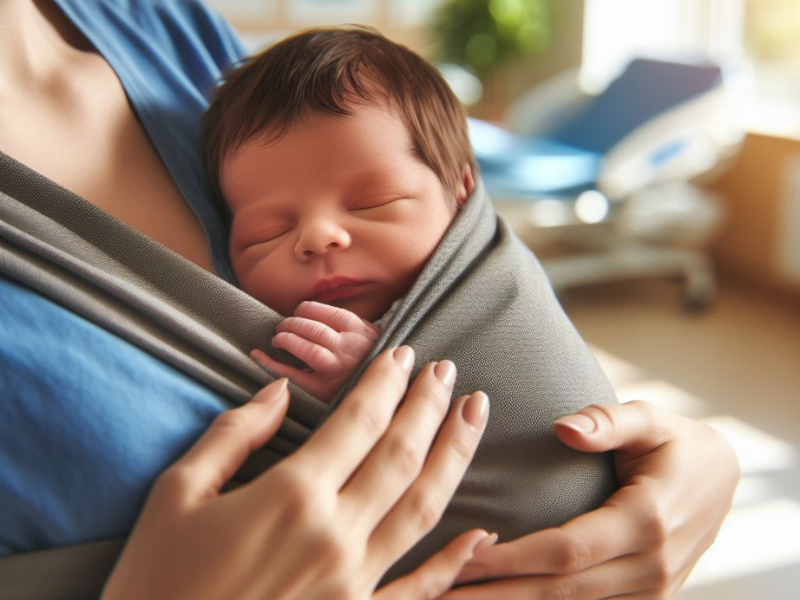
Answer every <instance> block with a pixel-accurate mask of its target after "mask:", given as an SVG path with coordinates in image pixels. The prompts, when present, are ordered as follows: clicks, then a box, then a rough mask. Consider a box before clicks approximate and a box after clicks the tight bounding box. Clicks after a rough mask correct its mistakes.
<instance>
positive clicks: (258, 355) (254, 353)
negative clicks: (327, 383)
mask: <svg viewBox="0 0 800 600" xmlns="http://www.w3.org/2000/svg"><path fill="white" fill-rule="evenodd" d="M250 358H252V359H253V360H254V361H256V362H257V363H258V364H260V365H261V366H262V367H264V368H265V369H267V370H268V371H269V372H271V373H274V374H275V375H277V376H278V377H288V378H289V379H291V380H292V383H294V384H296V385H299V386H300V387H301V388H303V389H304V390H306V391H308V392H311V393H312V394H314V395H316V396H319V392H320V389H319V387H320V386H319V381H318V379H317V377H316V376H315V375H314V374H313V373H307V372H305V371H303V370H302V369H298V368H297V367H291V366H289V365H285V364H283V363H281V362H278V361H277V360H275V359H274V358H272V357H270V356H268V355H267V354H265V353H264V352H262V351H261V350H258V349H256V350H251V351H250Z"/></svg>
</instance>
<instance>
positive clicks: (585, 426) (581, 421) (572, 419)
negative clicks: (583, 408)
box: [554, 414, 597, 433]
mask: <svg viewBox="0 0 800 600" xmlns="http://www.w3.org/2000/svg"><path fill="white" fill-rule="evenodd" d="M554 424H555V425H561V426H563V427H567V428H569V429H572V430H573V431H577V432H578V433H592V432H594V430H595V429H597V423H595V421H594V419H592V418H591V417H587V416H586V415H581V414H577V415H569V416H567V417H563V418H561V419H559V420H558V421H556V422H555V423H554Z"/></svg>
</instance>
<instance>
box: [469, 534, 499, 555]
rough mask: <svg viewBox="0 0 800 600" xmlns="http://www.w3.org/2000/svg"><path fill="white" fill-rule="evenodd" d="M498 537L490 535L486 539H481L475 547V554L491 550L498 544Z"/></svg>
mask: <svg viewBox="0 0 800 600" xmlns="http://www.w3.org/2000/svg"><path fill="white" fill-rule="evenodd" d="M498 537H499V536H498V535H497V534H496V533H489V534H487V535H486V537H483V538H481V540H480V541H479V542H478V543H477V544H476V545H475V548H474V549H473V552H474V553H475V554H477V553H478V552H480V551H482V550H486V549H487V548H491V547H492V546H494V545H495V544H496V543H497V540H498Z"/></svg>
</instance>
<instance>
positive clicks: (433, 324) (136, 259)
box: [0, 153, 616, 599]
mask: <svg viewBox="0 0 800 600" xmlns="http://www.w3.org/2000/svg"><path fill="white" fill-rule="evenodd" d="M0 271H1V272H3V273H5V274H7V275H8V276H10V277H12V278H14V279H16V280H18V281H20V282H22V283H24V284H26V285H28V286H30V287H31V288H33V289H36V290H37V291H39V292H40V293H42V294H43V295H45V296H47V297H50V298H52V299H54V300H56V301H58V302H60V303H61V304H63V305H64V306H65V307H67V308H68V309H70V310H72V311H74V312H76V313H78V314H81V315H83V316H85V317H86V318H88V319H90V320H92V321H94V322H96V323H98V324H99V325H101V326H103V327H105V328H107V329H109V330H110V331H112V332H114V333H115V334H117V335H119V336H121V337H123V338H125V339H128V340H130V341H131V342H132V343H134V344H136V345H138V346H140V347H142V348H144V349H146V350H147V351H149V352H151V353H152V354H153V355H155V356H157V357H159V358H160V359H162V360H164V361H166V362H168V363H169V364H171V365H174V366H175V367H176V368H178V369H180V370H182V371H184V372H185V373H187V374H188V375H190V376H192V377H194V378H196V379H197V380H198V381H200V382H202V383H203V384H205V385H207V386H209V387H210V388H212V389H214V390H215V391H217V392H219V393H221V394H223V395H224V396H226V397H227V398H229V399H230V400H231V401H232V402H235V403H242V402H244V401H246V400H247V399H248V398H249V397H250V395H251V394H252V393H253V392H254V391H255V390H257V389H258V388H259V387H261V386H262V385H263V384H264V383H266V382H268V381H270V380H271V377H270V376H269V375H268V374H266V373H265V372H264V371H262V370H261V369H259V368H258V367H256V366H255V365H254V364H253V363H252V361H250V359H249V358H248V357H247V352H248V351H249V350H250V349H252V348H254V347H261V348H262V349H264V350H268V347H269V343H268V340H269V339H270V338H271V336H272V334H273V332H274V329H275V326H276V325H277V324H278V322H279V321H280V319H281V317H280V316H279V315H277V314H276V313H275V312H274V311H272V310H270V309H269V308H267V307H265V306H263V305H262V304H260V303H259V302H257V301H255V300H254V299H252V298H251V297H249V296H248V295H247V294H245V293H243V292H242V291H241V290H238V289H236V288H235V287H233V286H231V285H228V284H226V283H225V282H223V281H222V280H220V279H218V278H216V277H214V276H213V275H211V274H209V273H207V272H205V271H204V270H202V269H200V268H198V267H196V266H195V265H193V264H191V263H190V262H188V261H186V260H184V259H183V258H181V257H180V256H177V255H176V254H174V253H172V252H171V251H170V250H168V249H166V248H164V247H162V246H161V245H159V244H158V243H156V242H154V241H152V240H150V239H149V238H146V237H144V236H142V235H141V234H139V233H138V232H137V231H135V230H133V229H132V228H130V227H128V226H127V225H125V224H123V223H120V222H119V221H117V220H115V219H114V218H112V217H110V216H109V215H107V214H106V213H105V212H103V211H102V210H100V209H98V208H96V207H94V206H93V205H91V204H89V203H88V202H86V201H85V200H83V199H81V198H79V197H78V196H76V195H74V194H72V193H71V192H69V191H67V190H64V189H63V188H60V187H59V186H57V185H56V184H54V183H53V182H51V181H49V180H47V179H45V178H44V177H42V176H40V175H39V174H37V173H35V172H33V171H31V170H29V169H27V168H26V167H24V166H23V165H20V164H19V163H17V162H16V161H14V160H13V159H11V158H10V157H8V156H6V155H4V154H2V153H0ZM401 344H410V345H411V346H413V347H414V349H415V351H416V354H417V361H416V369H417V370H418V369H419V368H420V367H421V366H423V365H424V364H426V363H427V362H428V361H432V360H440V359H443V358H449V359H451V360H453V361H454V362H455V363H456V365H457V367H458V372H459V376H458V380H457V382H456V389H455V392H454V397H458V396H459V395H461V394H464V393H469V392H472V391H474V390H483V391H485V392H486V393H487V394H488V395H489V397H490V400H491V415H490V419H489V423H488V425H487V430H486V433H485V435H484V438H483V440H482V442H481V445H480V447H479V449H478V452H477V454H476V457H475V459H474V461H473V463H472V465H471V466H470V469H469V471H468V472H467V474H466V476H465V478H464V480H463V482H462V484H461V486H460V487H459V489H458V491H457V493H456V496H455V498H454V499H453V501H452V502H451V504H450V506H449V507H448V509H447V511H446V513H445V515H444V517H443V519H442V521H441V522H440V523H439V525H437V527H436V528H435V529H434V530H433V531H432V532H431V533H430V534H429V535H428V536H427V537H426V538H424V539H423V540H422V541H421V542H420V543H419V544H418V545H417V546H416V547H415V548H414V549H413V550H412V551H411V552H410V553H409V554H408V555H407V556H406V557H405V558H404V559H402V560H401V561H400V562H399V563H398V564H397V565H395V567H394V568H393V569H392V571H391V572H390V574H389V575H388V576H387V578H392V577H395V576H397V575H399V574H401V573H404V572H407V571H408V570H410V569H411V568H413V567H414V566H415V565H418V564H419V563H420V562H421V561H422V560H423V559H424V558H425V557H427V556H429V555H430V554H431V553H432V552H434V551H435V550H437V549H439V548H441V547H442V546H443V545H444V544H445V543H446V542H447V541H449V540H450V539H452V538H453V537H454V536H455V535H457V534H458V533H460V532H463V531H465V530H467V529H469V528H472V527H482V528H486V529H488V530H489V531H496V532H497V533H498V534H499V535H500V539H501V540H509V539H512V538H516V537H519V536H521V535H524V534H525V533H528V532H531V531H534V530H538V529H542V528H545V527H550V526H554V525H558V524H560V523H563V522H564V521H566V520H568V519H570V518H572V517H574V516H576V515H578V514H581V513H583V512H585V511H587V510H590V509H592V508H595V507H596V506H598V505H599V504H600V503H601V502H602V500H603V499H605V498H606V497H607V496H608V495H609V494H610V493H611V492H612V491H613V490H614V489H615V486H616V480H615V477H614V472H613V464H612V461H611V457H610V455H594V454H583V453H579V452H575V451H572V450H569V449H568V448H566V447H565V446H563V445H562V444H561V443H560V442H559V441H558V439H557V438H556V436H555V434H554V433H553V430H552V422H553V421H554V420H555V419H557V418H559V417H561V416H563V415H565V414H568V413H570V412H572V411H574V410H576V409H578V408H580V407H582V406H585V405H587V404H592V403H611V402H615V401H616V400H615V398H614V395H613V392H612V390H611V387H610V385H609V384H608V382H607V380H606V379H605V377H604V376H603V374H602V372H601V370H600V368H599V366H598V365H597V363H596V361H595V360H594V358H593V357H592V355H591V353H590V352H589V350H588V349H587V348H586V346H585V344H584V343H583V341H582V340H581V339H580V337H579V336H578V334H577V333H576V331H575V330H574V329H573V327H572V326H571V324H570V323H569V321H568V319H567V318H566V316H565V315H564V314H563V312H562V310H561V308H560V307H559V305H558V303H557V302H556V300H555V297H554V295H553V293H552V291H551V289H550V286H549V284H548V282H547V279H546V276H545V275H544V273H543V271H542V270H541V268H540V266H539V264H538V262H537V260H536V259H535V257H534V256H533V254H532V253H531V252H530V251H529V250H528V249H527V248H526V247H525V246H524V245H523V244H522V243H521V242H520V241H519V240H518V239H517V238H516V237H515V236H514V234H513V233H512V232H511V230H510V229H509V227H508V225H507V224H506V223H504V222H503V221H502V220H498V218H497V216H496V215H495V213H494V210H493V209H492V206H491V203H490V201H489V199H488V197H487V196H486V194H485V192H484V190H483V188H482V186H481V185H480V184H479V185H478V187H477V189H476V190H475V191H474V192H473V194H472V195H471V196H470V198H469V200H468V201H467V203H466V205H465V206H464V208H463V209H462V210H461V212H460V213H459V214H458V215H457V217H456V219H455V221H454V223H453V225H452V227H451V228H450V231H449V232H448V233H447V235H446V236H445V239H444V240H443V241H442V243H441V244H440V246H439V248H438V249H437V251H436V252H435V254H434V256H433V257H432V258H431V260H430V261H429V263H428V265H427V266H426V267H425V269H424V270H423V272H422V273H421V275H420V277H419V278H418V280H417V282H416V283H415V284H414V286H413V287H412V289H411V290H410V291H409V293H408V294H407V295H406V297H405V298H404V300H403V302H402V303H401V305H400V306H399V308H398V310H397V312H396V313H395V314H394V316H393V317H392V318H391V320H390V321H389V323H388V324H387V326H386V328H385V329H384V331H383V333H382V335H381V338H380V340H379V341H378V343H377V345H376V347H375V348H374V349H373V351H372V352H371V354H370V356H368V357H367V360H366V361H365V362H364V365H362V370H363V368H365V366H366V364H368V362H369V359H370V358H372V357H373V356H375V355H376V354H378V353H379V352H380V351H382V350H383V349H385V348H387V347H391V346H397V345H401ZM356 379H357V377H356V378H355V379H354V381H355V380H356ZM351 385H352V383H351ZM347 389H348V388H345V389H344V390H342V391H341V392H340V393H339V394H338V395H337V398H336V399H335V400H334V402H333V403H332V404H331V406H326V405H325V404H323V403H322V402H320V401H319V400H317V399H315V398H313V397H312V396H310V395H309V394H307V393H305V392H303V391H302V390H299V389H298V388H296V387H293V389H292V402H291V407H290V410H289V416H288V417H287V420H286V422H285V423H284V424H283V426H282V428H281V430H280V432H279V435H278V436H277V438H276V439H275V440H273V442H270V443H269V444H268V445H267V447H266V448H265V449H263V450H262V451H260V452H258V453H256V454H255V455H254V456H253V457H251V460H250V461H248V463H247V464H246V465H245V466H244V467H243V468H242V470H241V471H240V472H239V473H238V474H237V478H236V481H235V482H234V484H236V483H241V482H245V481H247V480H249V479H250V478H252V477H253V476H255V475H257V474H258V473H259V472H261V471H262V470H263V469H264V468H266V467H268V466H269V465H270V464H273V463H274V462H275V461H276V460H278V459H279V458H280V457H281V456H285V455H286V454H288V453H289V452H291V451H292V449H294V448H296V447H297V445H298V444H300V443H302V442H303V441H304V440H305V439H307V437H308V436H309V435H310V434H311V432H312V431H313V430H314V429H315V428H316V427H318V426H319V425H320V423H321V422H322V421H323V420H324V419H325V416H326V415H327V414H329V411H331V410H335V407H336V406H337V405H338V403H339V402H340V401H341V398H342V397H343V396H344V395H345V394H346V392H347ZM76 548H78V547H76ZM117 548H118V547H117ZM49 552H50V554H49V555H48V557H47V560H42V559H41V555H42V554H44V553H32V554H31V555H30V556H28V557H27V558H29V559H30V561H29V562H28V563H27V564H29V565H34V564H38V565H40V569H39V571H38V576H37V577H32V576H31V577H30V580H31V587H30V588H28V590H27V591H28V595H22V594H17V595H14V596H13V597H15V598H31V599H34V598H47V597H53V596H48V595H46V594H45V595H42V594H39V595H37V587H38V588H41V589H46V583H45V582H46V581H47V580H48V575H47V574H48V573H55V572H57V573H58V575H57V577H58V579H57V581H60V583H61V585H63V586H64V589H65V590H66V589H79V588H80V586H85V585H86V582H85V579H82V578H83V575H82V573H83V572H84V571H86V569H85V568H84V567H83V564H82V562H81V561H82V560H83V559H80V558H76V555H77V556H78V557H80V556H82V555H81V553H80V552H76V551H74V549H73V551H71V554H70V551H64V557H65V558H64V559H63V561H61V562H59V561H57V560H55V561H54V559H53V557H54V556H55V555H56V554H58V552H59V550H53V551H49ZM92 552H94V554H93V556H94V557H95V559H96V557H97V554H98V551H97V547H95V546H93V547H92ZM24 558H26V556H25V555H22V556H17V557H14V559H15V560H14V561H12V560H10V559H3V560H0V582H3V581H6V580H7V579H6V577H12V576H18V574H19V573H20V572H21V571H20V569H21V567H20V564H21V563H22V562H23V559H24ZM34 561H37V562H34ZM53 563H57V564H59V565H60V568H59V569H57V570H56V571H54V570H53V569H52V564H53ZM71 564H74V565H76V567H75V568H72V569H70V565H71ZM106 564H110V563H108V562H107V563H106ZM47 565H50V567H48V566H47ZM26 572H27V573H32V572H34V571H32V570H31V569H30V568H28V570H27V571H26ZM15 574H16V575H15ZM73 576H74V580H73V579H71V577H73ZM48 589H49V588H48ZM4 597H10V596H4V593H3V591H2V588H0V599H2V598H4ZM58 597H61V596H58ZM63 597H73V596H66V595H65V596H63ZM74 597H80V596H74Z"/></svg>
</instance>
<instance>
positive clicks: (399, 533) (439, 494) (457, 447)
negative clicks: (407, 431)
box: [368, 392, 489, 565]
mask: <svg viewBox="0 0 800 600" xmlns="http://www.w3.org/2000/svg"><path fill="white" fill-rule="evenodd" d="M488 415H489V400H488V398H487V397H486V395H485V394H484V393H482V392H475V393H474V394H472V395H471V396H468V397H461V398H459V400H458V402H457V403H456V405H455V407H454V408H453V410H451V411H450V414H449V415H448V417H447V420H446V421H445V423H444V425H443V426H442V429H441V431H440V432H439V435H438V437H437V439H436V442H435V443H434V445H433V448H432V449H431V451H430V453H429V454H428V460H427V462H426V463H425V466H424V468H423V469H422V473H421V474H420V475H419V477H417V479H416V480H415V481H414V483H413V484H412V485H411V487H409V488H408V490H407V491H406V493H405V494H404V495H403V496H402V497H401V498H400V500H399V501H398V502H397V503H396V505H395V506H394V507H393V509H392V510H391V512H390V513H389V514H387V516H386V518H385V519H384V520H383V521H382V522H381V523H380V524H379V525H378V527H377V528H376V529H375V532H374V533H373V534H372V537H370V540H369V545H368V556H370V557H373V558H374V560H375V561H377V565H380V564H381V563H382V561H385V560H387V559H389V560H391V561H395V560H397V558H399V557H400V556H402V555H403V554H404V553H405V552H407V551H408V549H409V548H411V546H413V545H414V544H416V543H417V541H418V540H419V539H420V538H421V537H422V536H424V535H425V534H427V533H428V532H429V531H430V530H431V529H433V527H434V526H435V525H436V523H438V522H439V519H440V518H441V516H442V513H444V510H445V508H446V507H447V505H448V503H449V502H450V499H451V498H452V496H453V494H454V493H455V490H456V488H457V487H458V485H459V484H460V483H461V479H462V478H463V476H464V472H465V471H466V470H467V467H468V466H469V463H470V461H471V460H472V457H473V455H474V453H475V449H476V448H477V447H478V442H479V441H480V438H481V436H482V435H483V431H484V429H485V427H486V419H487V418H488ZM481 554H483V553H481Z"/></svg>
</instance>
